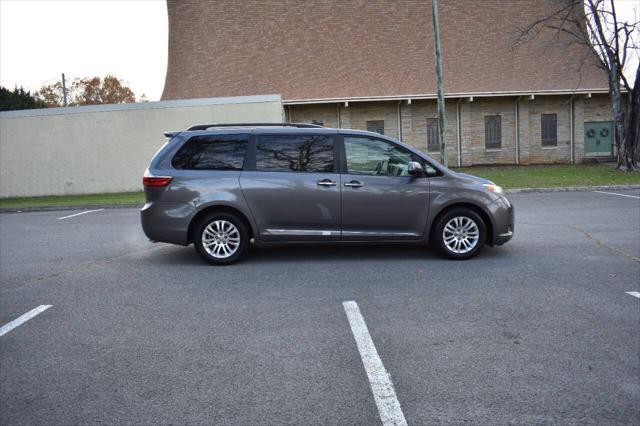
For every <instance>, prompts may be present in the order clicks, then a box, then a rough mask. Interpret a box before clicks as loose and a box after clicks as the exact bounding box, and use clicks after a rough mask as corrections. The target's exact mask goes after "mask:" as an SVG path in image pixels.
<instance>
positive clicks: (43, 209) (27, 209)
mask: <svg viewBox="0 0 640 426" xmlns="http://www.w3.org/2000/svg"><path fill="white" fill-rule="evenodd" d="M142 206H143V205H142V204H80V205H77V206H76V205H74V206H48V207H24V208H12V207H9V208H0V213H29V212H57V211H66V210H95V209H132V208H137V209H139V208H142Z"/></svg>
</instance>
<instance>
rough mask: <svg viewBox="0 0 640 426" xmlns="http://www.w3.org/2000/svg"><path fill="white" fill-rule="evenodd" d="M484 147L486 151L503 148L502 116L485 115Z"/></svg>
mask: <svg viewBox="0 0 640 426" xmlns="http://www.w3.org/2000/svg"><path fill="white" fill-rule="evenodd" d="M484 146H485V148H486V149H500V148H501V147H502V117H501V116H499V115H485V117H484Z"/></svg>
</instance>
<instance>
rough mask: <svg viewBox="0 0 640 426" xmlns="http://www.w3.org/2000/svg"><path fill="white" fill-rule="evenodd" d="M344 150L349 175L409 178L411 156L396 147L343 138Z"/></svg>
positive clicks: (360, 139)
mask: <svg viewBox="0 0 640 426" xmlns="http://www.w3.org/2000/svg"><path fill="white" fill-rule="evenodd" d="M344 149H345V155H346V157H347V170H348V173H349V174H352V175H375V176H409V172H408V164H409V162H410V161H412V155H411V153H410V152H409V151H406V150H404V149H402V148H401V147H399V146H397V145H394V144H391V143H389V142H385V141H382V140H380V139H371V138H367V137H361V136H360V137H357V136H345V138H344Z"/></svg>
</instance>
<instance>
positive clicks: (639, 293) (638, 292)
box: [625, 291, 640, 299]
mask: <svg viewBox="0 0 640 426" xmlns="http://www.w3.org/2000/svg"><path fill="white" fill-rule="evenodd" d="M625 293H627V294H628V295H630V296H633V297H637V298H638V299H640V291H625Z"/></svg>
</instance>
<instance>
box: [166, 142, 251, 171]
mask: <svg viewBox="0 0 640 426" xmlns="http://www.w3.org/2000/svg"><path fill="white" fill-rule="evenodd" d="M248 141H249V136H248V135H208V136H194V137H192V138H191V139H189V140H188V141H187V142H185V144H184V145H182V148H180V149H179V150H178V152H177V153H176V155H174V157H173V159H172V160H171V164H172V165H173V167H175V168H176V169H190V170H242V164H243V163H244V157H245V155H246V153H247V143H248Z"/></svg>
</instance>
